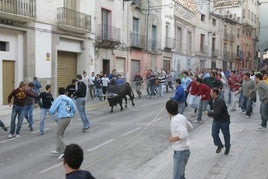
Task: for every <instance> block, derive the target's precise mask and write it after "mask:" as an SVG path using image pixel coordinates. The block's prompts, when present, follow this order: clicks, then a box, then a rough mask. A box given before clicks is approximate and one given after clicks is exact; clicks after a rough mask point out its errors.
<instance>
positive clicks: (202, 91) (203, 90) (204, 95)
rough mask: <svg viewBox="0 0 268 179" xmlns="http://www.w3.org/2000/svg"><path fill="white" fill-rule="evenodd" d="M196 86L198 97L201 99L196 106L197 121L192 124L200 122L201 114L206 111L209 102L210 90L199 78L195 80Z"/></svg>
mask: <svg viewBox="0 0 268 179" xmlns="http://www.w3.org/2000/svg"><path fill="white" fill-rule="evenodd" d="M196 84H197V86H199V92H198V96H200V97H201V100H200V102H199V105H198V113H197V119H196V120H195V121H194V122H197V123H198V122H200V121H202V113H203V112H204V111H206V110H207V106H208V104H209V100H210V88H209V87H208V86H207V85H205V84H203V80H202V79H201V78H197V79H196Z"/></svg>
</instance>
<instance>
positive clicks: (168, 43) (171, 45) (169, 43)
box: [164, 37, 175, 49]
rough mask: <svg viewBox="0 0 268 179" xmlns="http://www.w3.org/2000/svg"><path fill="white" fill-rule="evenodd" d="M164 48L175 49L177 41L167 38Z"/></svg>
mask: <svg viewBox="0 0 268 179" xmlns="http://www.w3.org/2000/svg"><path fill="white" fill-rule="evenodd" d="M164 48H166V49H173V48H175V40H174V39H173V38H172V37H166V39H165V46H164Z"/></svg>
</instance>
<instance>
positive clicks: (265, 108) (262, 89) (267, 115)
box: [254, 73, 268, 129]
mask: <svg viewBox="0 0 268 179" xmlns="http://www.w3.org/2000/svg"><path fill="white" fill-rule="evenodd" d="M254 80H255V82H256V83H257V84H258V85H257V90H258V93H259V99H260V102H261V106H260V114H261V125H260V127H259V129H263V128H267V121H268V84H267V83H265V82H264V81H263V75H262V74H261V73H258V74H256V75H255V79H254Z"/></svg>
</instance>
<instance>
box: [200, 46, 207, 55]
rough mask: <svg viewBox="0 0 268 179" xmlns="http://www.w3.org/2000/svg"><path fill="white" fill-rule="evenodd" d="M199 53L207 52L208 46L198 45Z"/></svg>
mask: <svg viewBox="0 0 268 179" xmlns="http://www.w3.org/2000/svg"><path fill="white" fill-rule="evenodd" d="M199 53H202V54H207V53H208V46H206V45H200V49H199Z"/></svg>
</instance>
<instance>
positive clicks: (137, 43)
mask: <svg viewBox="0 0 268 179" xmlns="http://www.w3.org/2000/svg"><path fill="white" fill-rule="evenodd" d="M130 38H131V42H130V46H131V47H135V48H141V49H145V47H146V43H145V41H146V40H145V36H143V35H140V34H137V33H134V32H132V33H130Z"/></svg>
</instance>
